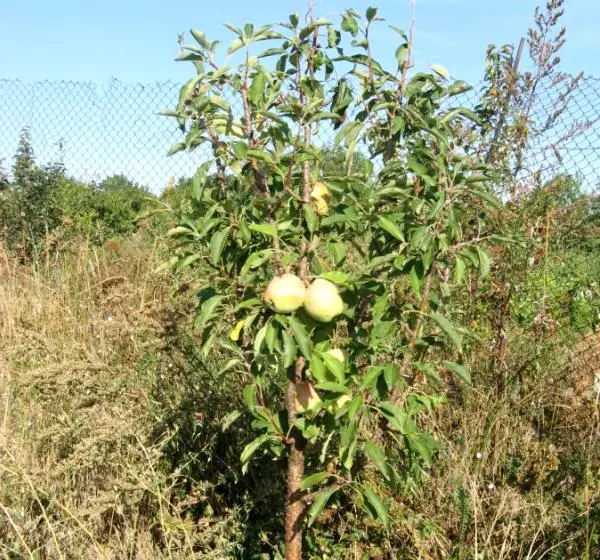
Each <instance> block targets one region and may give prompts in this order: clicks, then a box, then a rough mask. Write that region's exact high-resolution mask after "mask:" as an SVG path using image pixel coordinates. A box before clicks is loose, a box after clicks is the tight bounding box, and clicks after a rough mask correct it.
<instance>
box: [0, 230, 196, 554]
mask: <svg viewBox="0 0 600 560" xmlns="http://www.w3.org/2000/svg"><path fill="white" fill-rule="evenodd" d="M160 263H161V258H160V257H159V253H158V249H157V247H156V245H154V246H153V245H152V244H151V243H149V240H148V239H147V238H145V237H144V235H143V234H140V235H139V236H134V237H132V238H131V239H129V240H127V241H125V242H114V243H111V244H109V245H108V246H106V247H103V248H99V247H94V246H91V245H89V244H87V243H82V244H79V245H77V246H75V247H73V248H71V250H67V251H65V252H62V253H56V254H54V255H53V256H52V257H51V258H48V259H46V260H45V261H44V262H41V263H37V264H35V265H27V266H24V265H20V264H18V262H17V261H16V260H15V259H12V258H11V257H10V256H9V255H8V254H7V253H6V252H5V251H2V250H0V394H1V399H0V420H1V424H0V557H6V558H21V557H22V558H160V557H163V556H165V557H169V558H176V557H180V558H182V557H189V554H188V553H189V550H188V551H187V552H186V546H187V545H186V538H185V534H186V532H185V530H184V529H185V527H182V526H181V527H180V526H178V525H177V523H178V520H177V519H175V518H171V517H170V516H171V513H170V512H167V511H166V509H165V503H164V501H165V499H166V498H165V496H167V495H168V487H167V485H168V484H169V481H168V478H167V477H166V476H165V474H164V469H161V468H160V467H161V465H160V457H161V453H160V445H158V444H153V446H151V447H148V444H147V442H148V433H149V432H150V430H151V428H152V425H153V419H152V418H149V395H150V388H151V385H152V382H153V379H151V378H149V376H148V374H147V372H146V371H145V370H144V368H143V367H141V366H140V365H141V364H144V361H145V360H146V361H147V360H155V359H156V356H157V354H158V352H159V347H160V344H161V333H162V329H163V325H162V321H163V319H164V315H165V313H168V311H169V305H170V302H171V300H170V295H169V294H170V290H171V288H172V281H171V278H170V277H169V275H168V273H165V272H162V273H157V272H156V269H157V267H158V265H159V264H160ZM167 525H168V526H167ZM157 533H161V537H160V539H157ZM171 535H173V537H172V538H171ZM157 540H160V541H161V542H162V543H163V544H164V543H166V544H167V546H162V547H160V548H157V547H156V545H155V543H156V542H157Z"/></svg>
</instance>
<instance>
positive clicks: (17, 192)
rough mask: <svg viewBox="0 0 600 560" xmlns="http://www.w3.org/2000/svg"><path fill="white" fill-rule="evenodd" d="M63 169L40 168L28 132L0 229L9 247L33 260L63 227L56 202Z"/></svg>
mask: <svg viewBox="0 0 600 560" xmlns="http://www.w3.org/2000/svg"><path fill="white" fill-rule="evenodd" d="M63 175H64V172H63V169H62V167H61V166H60V165H59V164H58V165H50V166H47V167H45V168H40V167H38V165H37V164H36V162H35V159H34V153H33V147H32V145H31V137H30V134H29V130H28V129H24V130H23V131H22V132H21V138H20V141H19V146H18V149H17V153H16V155H15V163H14V166H13V178H14V179H13V183H12V184H11V185H10V188H6V187H7V186H8V184H7V181H6V179H4V186H5V188H4V189H3V190H2V194H1V198H0V226H1V228H2V236H3V238H4V239H5V240H6V243H7V244H8V247H9V248H11V249H13V250H15V251H19V252H20V253H21V254H23V255H25V256H31V255H33V253H34V252H35V250H36V247H37V246H38V244H39V243H40V242H41V240H42V239H43V238H44V237H45V236H46V235H47V234H48V233H49V232H50V231H51V230H52V229H53V228H55V227H56V225H57V224H58V223H59V219H60V211H59V209H58V206H57V201H56V189H57V185H58V182H59V181H60V179H61V178H62V177H63Z"/></svg>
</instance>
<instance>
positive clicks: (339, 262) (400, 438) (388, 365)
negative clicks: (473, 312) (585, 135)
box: [169, 8, 497, 559]
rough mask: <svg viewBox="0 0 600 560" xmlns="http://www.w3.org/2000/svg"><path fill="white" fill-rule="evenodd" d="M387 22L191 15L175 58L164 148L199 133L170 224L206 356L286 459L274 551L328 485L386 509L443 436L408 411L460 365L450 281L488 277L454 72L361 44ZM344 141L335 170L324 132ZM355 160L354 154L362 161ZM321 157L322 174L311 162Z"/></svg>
mask: <svg viewBox="0 0 600 560" xmlns="http://www.w3.org/2000/svg"><path fill="white" fill-rule="evenodd" d="M382 21H383V20H382V18H380V17H379V15H378V14H377V10H376V9H375V8H369V9H368V10H367V11H366V14H364V15H361V14H359V13H357V12H355V11H354V10H347V11H345V12H344V13H343V15H342V18H341V23H340V25H339V26H336V25H335V24H334V23H332V22H331V21H329V20H327V19H323V18H317V17H315V16H313V15H312V13H309V15H308V17H307V18H306V21H303V20H301V18H300V17H299V16H298V15H291V16H290V17H289V20H288V21H287V22H286V23H284V24H281V25H278V26H269V25H266V26H262V27H255V26H254V25H252V24H246V25H245V26H243V27H242V28H238V27H235V26H233V25H227V27H228V28H229V29H230V31H231V33H232V34H233V40H232V42H231V44H230V45H229V47H228V50H227V55H228V58H227V60H234V61H237V62H236V64H232V65H229V64H221V62H220V60H219V52H220V51H219V47H220V45H219V43H217V42H211V41H209V40H208V39H207V37H206V36H205V34H204V33H202V32H200V31H196V30H193V31H191V36H192V38H193V41H194V42H193V44H182V52H181V54H180V56H179V57H178V58H179V59H180V60H184V61H190V62H191V63H193V65H194V67H195V75H194V76H193V77H192V78H191V79H190V80H189V81H188V82H187V83H185V84H184V85H183V86H182V88H181V92H180V97H179V102H178V105H177V107H176V109H175V110H173V111H171V112H169V114H170V115H171V116H173V117H174V118H176V119H177V120H178V122H179V124H180V126H181V128H182V130H183V131H184V132H185V138H184V140H182V142H180V143H178V144H176V145H175V146H173V147H172V149H171V151H172V152H176V151H180V150H194V149H196V148H198V147H199V146H209V147H210V149H211V150H212V155H213V159H212V160H211V161H210V162H207V163H206V164H204V165H202V166H200V168H199V169H198V172H197V173H196V175H195V177H194V180H193V189H192V199H193V200H192V204H193V208H194V210H193V211H192V212H191V213H190V214H188V215H186V216H184V217H183V218H182V219H181V221H180V224H179V225H178V226H177V227H175V228H174V229H173V230H172V231H171V232H170V235H171V236H172V237H173V238H174V239H175V240H176V242H177V246H178V248H177V254H176V259H175V260H176V261H177V263H178V265H179V266H181V267H184V266H192V267H195V268H196V270H197V271H198V289H199V292H200V293H201V295H202V302H201V305H200V307H199V310H198V314H197V317H196V320H195V326H196V327H197V328H198V329H199V332H200V333H201V340H202V352H203V355H204V356H205V357H206V359H211V360H214V361H215V362H216V363H218V367H219V372H220V374H222V375H236V376H239V377H240V379H242V380H243V383H244V387H245V388H244V390H243V399H244V401H245V405H246V410H245V412H242V411H240V410H232V412H231V414H230V415H229V416H228V417H227V418H226V419H225V422H226V423H230V422H233V421H235V419H236V418H237V417H239V415H240V414H242V413H245V414H250V415H251V416H252V418H253V423H252V425H253V427H254V428H255V430H256V438H255V439H253V440H252V441H250V442H248V445H247V446H246V448H245V449H244V451H243V453H242V456H241V462H242V468H243V470H244V471H245V470H247V469H250V468H252V458H253V456H255V455H256V454H257V453H272V454H274V455H275V456H278V457H281V458H282V459H285V460H286V464H287V500H286V511H285V512H282V513H283V514H284V517H285V522H284V525H285V554H286V558H288V559H299V558H301V550H302V533H303V528H304V527H306V526H310V525H311V524H312V523H313V522H314V520H315V519H316V517H317V516H318V515H319V514H320V512H321V511H322V510H323V509H324V508H326V507H327V505H328V503H331V502H332V501H333V500H335V499H336V494H338V495H341V494H343V493H345V494H347V495H352V496H354V503H355V504H356V505H357V506H359V507H360V508H362V509H364V511H365V513H366V514H368V515H370V516H372V517H373V518H375V519H376V520H378V521H380V522H381V523H382V524H389V523H390V519H389V515H388V503H389V499H390V498H389V496H390V495H392V492H393V490H394V488H397V487H398V485H399V483H400V480H401V479H402V476H403V475H404V474H405V473H406V470H407V469H408V468H409V465H411V464H415V463H416V464H423V463H425V464H427V463H430V462H431V460H432V457H433V455H434V452H435V450H436V449H437V447H438V445H439V444H438V442H437V440H436V439H435V438H434V437H433V435H431V434H429V433H427V432H426V431H424V430H423V429H422V426H423V424H422V422H421V417H422V415H423V414H428V413H430V412H431V411H432V410H433V409H434V408H435V407H437V406H438V405H441V404H442V403H444V400H445V397H444V382H445V381H446V380H447V379H449V378H451V377H457V378H459V379H462V380H463V381H465V382H468V381H469V373H468V370H467V368H466V367H465V365H464V364H463V363H462V362H463V360H462V355H463V352H464V349H465V346H466V345H468V343H469V336H468V332H467V331H466V330H465V329H464V328H462V327H461V326H460V325H459V324H458V321H457V317H456V316H455V315H456V314H455V313H454V310H453V307H452V305H451V301H452V292H453V289H455V288H458V289H461V286H464V284H465V283H466V282H467V281H468V280H469V278H470V277H471V275H472V274H474V273H478V274H480V275H485V274H487V272H488V270H489V266H490V261H489V258H488V256H487V254H486V253H485V251H484V250H483V248H482V244H483V243H484V242H485V239H486V236H487V233H486V229H485V228H486V226H485V223H486V222H485V215H486V212H487V211H488V209H489V208H491V207H492V206H494V205H495V204H497V203H496V201H495V200H494V198H493V197H492V196H490V195H489V193H488V190H487V187H486V167H485V165H484V164H483V163H482V161H481V159H480V157H479V155H478V151H477V150H476V149H474V148H473V147H472V146H470V145H468V135H466V134H464V131H465V130H466V129H467V128H468V127H469V125H470V124H471V123H470V121H471V120H472V119H476V118H477V117H476V115H475V114H474V113H472V112H471V111H469V110H468V109H465V108H461V107H457V106H454V104H453V98H454V97H455V96H456V95H457V94H460V93H462V92H464V91H466V89H468V86H467V85H466V84H465V83H464V82H460V81H455V80H452V79H450V76H449V75H448V73H447V71H446V70H445V69H444V68H442V67H441V66H435V65H434V66H432V68H431V72H428V73H421V72H419V73H416V72H409V69H410V67H411V60H410V59H411V45H410V41H409V38H408V37H407V35H406V34H405V32H404V31H402V30H401V29H398V28H396V27H392V29H393V30H394V32H395V33H396V35H397V38H398V48H397V50H396V51H395V55H396V56H395V57H396V60H397V63H396V64H395V66H394V67H393V68H385V67H384V66H383V65H382V64H381V63H380V62H378V61H377V60H376V59H375V58H374V57H373V55H372V47H371V37H372V35H373V33H374V29H375V28H376V26H377V25H380V24H381V22H382ZM328 130H329V131H330V130H333V131H334V132H335V138H334V139H333V140H334V142H335V150H336V153H339V152H340V150H341V151H342V153H343V154H344V157H343V158H341V159H342V160H343V161H342V162H341V166H340V168H339V169H337V170H335V174H331V167H332V166H331V165H329V163H330V162H329V161H328V160H327V159H326V158H325V157H324V154H329V153H331V145H326V144H324V143H323V141H322V140H323V134H324V133H325V132H326V131H328ZM357 162H358V163H357ZM325 170H328V171H327V172H325Z"/></svg>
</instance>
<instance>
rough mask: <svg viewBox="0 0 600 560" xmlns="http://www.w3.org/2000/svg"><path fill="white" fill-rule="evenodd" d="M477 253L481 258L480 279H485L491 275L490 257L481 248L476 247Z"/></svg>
mask: <svg viewBox="0 0 600 560" xmlns="http://www.w3.org/2000/svg"><path fill="white" fill-rule="evenodd" d="M476 251H477V256H478V257H479V277H480V278H485V277H486V276H487V275H488V274H489V273H490V257H489V255H488V254H487V253H486V252H485V251H484V250H483V249H481V248H480V247H476Z"/></svg>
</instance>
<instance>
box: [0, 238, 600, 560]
mask: <svg viewBox="0 0 600 560" xmlns="http://www.w3.org/2000/svg"><path fill="white" fill-rule="evenodd" d="M164 260H166V253H165V248H164V247H163V246H162V244H161V242H153V241H152V238H151V237H150V236H148V234H146V233H144V232H143V231H142V232H140V233H138V234H135V235H132V236H131V237H130V238H128V239H127V240H125V241H119V242H116V241H115V242H110V243H108V244H106V245H105V246H104V247H93V246H91V245H88V244H86V243H83V242H82V243H76V244H73V245H71V246H69V247H66V248H64V249H63V250H62V251H61V252H60V253H56V254H53V255H51V256H48V257H47V258H46V259H45V260H43V261H42V262H40V263H38V264H36V265H21V264H18V263H17V262H16V261H15V260H14V259H12V258H11V257H10V256H9V255H8V254H7V253H5V252H0V396H1V401H0V471H1V474H0V557H2V558H11V559H13V558H14V559H17V558H31V559H34V558H35V559H42V558H43V559H46V558H47V559H55V558H56V559H58V558H61V559H62V558H65V559H66V558H74V559H75V558H77V559H87V558H89V559H96V558H107V559H108V558H110V559H122V558H132V559H133V558H140V559H151V558H152V559H153V558H170V559H183V558H214V559H217V558H223V559H224V558H236V557H241V558H270V557H276V555H277V552H276V550H277V549H278V547H279V544H280V543H278V542H277V537H276V535H277V532H278V531H280V528H281V523H282V520H281V519H280V518H279V517H278V515H274V514H273V511H276V512H279V511H281V508H280V507H279V506H275V505H274V504H275V503H276V500H280V496H281V488H282V485H283V472H284V469H283V465H280V464H278V463H277V462H274V461H271V460H268V459H266V458H265V459H259V460H261V461H263V463H264V464H263V465H261V466H260V467H259V468H258V469H256V470H255V471H254V473H255V474H254V475H252V474H249V475H246V476H242V474H241V471H240V465H239V460H238V457H239V453H240V451H241V449H242V448H243V446H244V445H245V443H247V441H248V440H249V439H250V437H251V436H250V429H249V427H248V426H247V425H245V424H243V423H242V424H240V425H239V426H237V428H235V429H233V430H230V431H228V432H226V433H224V432H223V431H222V430H221V429H220V427H219V426H220V421H221V419H222V418H223V417H224V416H225V414H226V413H227V411H228V410H229V408H230V406H231V403H232V402H234V401H236V400H239V399H240V391H241V382H240V381H239V380H236V379H228V378H225V381H223V379H224V378H223V377H222V376H221V377H219V376H218V375H216V372H214V371H210V368H208V369H207V366H206V364H203V363H202V361H201V360H200V359H199V357H198V354H197V352H198V350H197V348H196V345H195V341H194V333H193V331H192V329H191V328H190V327H189V320H190V317H191V314H192V311H193V307H194V301H193V297H192V296H191V295H190V294H189V293H187V291H186V289H185V288H186V286H185V283H184V279H183V278H181V277H180V278H179V279H178V280H177V281H176V280H175V278H174V277H173V276H172V275H171V273H170V272H169V271H168V270H165V269H159V266H160V265H161V263H162V262H163V261H164ZM578 344H579V346H575V347H573V348H572V349H571V351H572V359H571V358H569V356H570V354H568V351H567V350H566V349H561V350H560V352H559V354H557V357H556V360H558V361H561V360H562V361H563V362H564V364H565V366H564V367H560V368H555V370H553V371H552V372H545V374H544V375H539V376H537V377H536V378H535V381H534V382H531V383H530V384H529V386H527V387H525V388H524V389H523V390H522V391H521V392H520V394H519V397H518V398H514V397H511V396H503V397H499V396H498V395H497V394H496V392H495V389H492V388H488V387H485V386H477V384H476V385H475V386H474V387H473V388H471V389H460V390H458V389H457V390H455V391H453V392H451V394H450V397H449V398H450V405H449V406H447V407H444V408H443V410H442V411H441V412H438V413H437V415H436V416H434V417H432V418H431V419H430V422H431V423H432V425H431V426H430V428H431V429H432V430H433V431H434V433H436V434H437V435H438V437H439V438H440V439H442V440H443V445H442V448H441V450H440V452H439V453H438V456H437V460H436V461H435V463H434V467H433V468H432V469H431V470H429V471H424V470H423V471H419V472H415V473H412V474H413V475H414V476H413V477H411V481H410V482H408V481H407V485H406V488H405V489H404V491H403V493H402V494H401V495H397V496H394V497H393V498H394V502H393V503H394V505H393V508H392V511H391V517H392V519H393V524H392V526H391V528H390V529H389V531H383V530H382V529H380V528H377V527H375V526H371V525H370V523H369V521H366V520H364V519H361V518H358V516H354V514H353V510H352V507H351V505H350V506H348V507H346V508H343V509H341V510H339V511H338V510H335V509H333V510H329V511H328V513H327V514H324V515H323V516H321V518H319V520H318V521H317V524H316V526H315V527H316V528H315V530H314V531H313V533H312V535H311V537H310V542H309V543H308V548H307V550H308V551H309V552H308V553H307V554H308V556H307V557H310V558H352V559H354V558H356V559H362V558H397V559H409V558H419V559H423V560H437V559H442V558H456V559H483V558H485V559H488V558H489V559H494V560H502V559H505V560H508V559H542V558H544V559H552V558H554V559H559V558H560V559H563V558H573V559H575V558H585V559H588V560H592V559H593V558H598V557H600V556H599V555H600V548H599V546H600V543H599V540H598V533H599V530H600V510H599V500H600V481H599V479H598V467H599V464H600V462H599V457H600V452H599V449H598V437H599V436H600V431H599V426H600V422H599V420H600V419H599V413H600V408H599V406H598V396H599V387H598V377H597V375H598V374H597V367H598V363H599V358H600V338H595V337H593V336H589V337H587V338H586V339H585V340H581V341H580V342H579V343H578ZM567 358H569V359H567ZM595 368H596V372H595ZM595 375H596V377H595ZM257 472H260V473H261V476H260V477H259V476H258V475H257V474H256V473H257Z"/></svg>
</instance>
